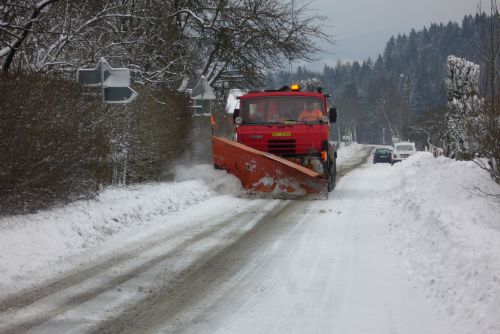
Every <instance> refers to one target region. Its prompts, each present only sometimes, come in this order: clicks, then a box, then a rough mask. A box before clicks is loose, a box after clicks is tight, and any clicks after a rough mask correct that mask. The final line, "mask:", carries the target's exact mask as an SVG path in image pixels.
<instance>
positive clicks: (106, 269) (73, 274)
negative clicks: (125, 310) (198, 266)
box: [0, 203, 262, 333]
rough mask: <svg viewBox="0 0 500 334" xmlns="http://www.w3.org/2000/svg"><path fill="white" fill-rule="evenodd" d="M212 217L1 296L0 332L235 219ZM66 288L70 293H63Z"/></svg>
mask: <svg viewBox="0 0 500 334" xmlns="http://www.w3.org/2000/svg"><path fill="white" fill-rule="evenodd" d="M261 207H262V203H257V204H254V205H252V206H250V207H248V208H246V209H245V213H246V214H244V215H243V217H241V219H242V221H245V220H248V221H250V220H251V219H252V218H253V217H254V216H255V215H252V214H250V213H249V212H254V211H256V210H258V209H259V208H261ZM215 219H216V222H215V223H211V226H210V227H209V228H208V229H204V230H203V229H202V230H201V232H199V233H195V234H193V232H192V229H193V227H192V226H193V225H196V224H190V226H188V227H185V228H183V229H181V231H179V232H178V233H174V234H172V231H168V232H167V233H165V234H166V235H162V236H161V237H158V238H156V239H155V240H154V241H153V242H150V240H148V244H147V245H145V244H144V240H139V241H137V242H135V243H134V244H133V245H132V246H131V247H132V248H131V249H130V246H129V247H127V251H125V252H123V253H120V254H118V255H116V256H112V257H109V258H107V259H104V260H102V261H100V262H99V263H97V264H93V265H89V266H86V267H85V268H83V269H78V270H76V271H70V272H69V273H67V274H66V275H64V276H63V277H61V278H58V279H55V280H53V281H50V282H48V283H46V284H42V285H39V286H37V287H35V288H33V289H27V290H25V291H21V292H20V293H17V294H15V295H12V296H10V297H7V298H5V299H3V300H2V301H0V312H1V313H2V315H1V316H0V333H19V332H25V331H27V330H29V329H31V328H33V327H36V326H38V325H40V324H42V323H44V322H46V321H48V320H50V319H52V318H55V317H56V316H58V315H60V314H62V313H64V312H66V311H68V310H71V309H73V308H75V307H78V306H80V305H82V304H84V303H85V302H87V301H90V300H92V299H93V298H96V297H97V296H99V295H101V294H103V293H105V292H106V291H109V290H111V289H115V288H117V287H118V286H120V285H121V284H123V283H125V282H127V281H129V280H131V279H133V278H135V277H137V276H139V275H140V274H142V273H144V272H145V271H147V270H149V269H151V268H154V267H155V266H158V265H159V264H161V263H162V262H164V261H165V260H167V259H170V258H173V257H176V256H179V255H181V254H182V253H183V252H186V251H187V250H188V249H189V248H190V246H192V245H194V244H195V243H197V242H199V241H202V240H204V239H207V238H209V237H210V236H212V235H214V234H217V233H218V232H220V231H221V230H223V229H224V228H226V227H228V226H230V225H231V224H234V223H235V218H234V217H233V216H232V215H231V216H230V217H220V216H219V217H218V218H215ZM205 220H207V218H205V219H203V221H205ZM202 226H203V225H202ZM174 239H182V242H181V243H180V244H179V245H177V246H175V247H174V248H172V249H170V250H168V251H166V252H161V253H160V255H157V256H153V257H150V258H147V253H148V252H151V251H153V250H154V249H155V248H163V245H165V244H168V243H169V242H172V241H174ZM141 256H144V257H146V259H145V260H144V261H142V260H139V262H140V263H139V264H138V265H136V266H134V267H133V268H128V269H126V270H125V271H124V272H122V273H120V274H119V275H114V274H113V269H115V268H117V267H119V266H120V265H126V264H127V263H128V262H130V261H131V259H139V258H140V257H141ZM118 271H119V270H118ZM102 275H104V276H106V275H108V276H111V278H110V279H109V278H107V277H104V279H103V281H104V282H103V283H102V284H99V285H97V286H90V287H88V288H87V289H85V287H84V288H83V289H82V288H81V287H79V285H84V283H85V282H86V281H89V280H93V279H96V277H98V276H102ZM67 290H68V292H69V293H67V294H65V292H66V291H67ZM82 290H83V291H82ZM57 294H63V296H58V297H56V298H55V299H56V302H55V303H54V301H53V300H49V301H47V302H45V303H44V299H54V298H51V297H53V296H54V295H57ZM57 299H59V301H57ZM37 304H42V305H43V307H41V308H40V309H43V308H44V307H45V308H47V305H46V304H54V305H49V306H48V310H46V311H44V312H36V309H38V308H39V306H38V305H37ZM30 308H31V309H35V310H31V311H35V312H31V311H28V312H25V311H27V309H28V310H29V309H30ZM23 313H27V315H24V319H23V315H22V314H23ZM20 314H21V315H20ZM29 314H31V316H30V315H29ZM7 319H8V320H7Z"/></svg>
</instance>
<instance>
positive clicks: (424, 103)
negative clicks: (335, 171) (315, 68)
mask: <svg viewBox="0 0 500 334" xmlns="http://www.w3.org/2000/svg"><path fill="white" fill-rule="evenodd" d="M491 23H492V16H489V15H487V14H485V13H482V14H476V15H474V16H473V15H467V16H465V17H464V18H463V20H462V22H461V24H458V23H456V22H449V23H448V24H443V23H439V24H438V23H434V24H431V25H430V26H429V27H425V28H424V29H423V30H420V31H416V30H411V32H410V33H409V34H408V35H406V34H398V35H397V36H393V37H391V38H390V40H389V41H388V42H387V44H386V46H385V51H384V52H383V54H381V55H379V56H378V57H377V59H375V60H372V59H367V60H364V61H362V62H357V61H355V62H353V63H341V62H338V63H337V65H336V66H335V67H330V66H325V67H324V69H323V72H322V73H315V72H312V71H309V70H307V68H306V67H299V68H297V70H296V71H295V73H293V77H294V79H295V80H297V81H303V82H307V81H308V80H316V81H317V82H320V83H321V84H322V85H323V86H324V87H326V88H327V91H329V92H331V94H332V95H333V101H334V103H335V104H336V105H337V107H338V110H339V118H340V120H339V128H340V135H351V136H352V137H353V139H355V140H357V141H358V142H361V143H374V144H391V140H392V138H399V139H401V140H408V139H409V140H414V141H416V142H417V144H418V145H419V146H420V149H423V148H424V146H425V145H428V143H427V140H428V138H427V137H428V135H430V137H431V138H430V141H431V142H432V143H433V145H436V146H440V147H443V139H444V138H443V137H442V136H441V135H440V133H439V131H437V130H436V129H432V128H428V129H424V128H423V127H422V126H421V125H422V124H429V122H430V121H432V123H433V125H432V126H434V127H437V126H442V122H444V118H445V112H446V108H447V88H446V76H447V57H448V56H449V55H454V56H457V57H461V58H465V59H468V60H470V61H472V62H474V63H476V64H480V65H481V69H482V71H481V79H480V89H481V90H482V91H487V90H488V87H489V77H488V75H487V74H488V71H487V70H486V69H487V64H486V63H485V61H484V52H485V50H484V45H482V44H481V38H482V37H481V36H482V34H484V31H483V30H484V27H485V26H486V27H489V26H491ZM496 38H498V36H497V37H496ZM496 62H497V64H498V58H497V59H496ZM496 76H498V73H496ZM288 78H289V73H286V72H280V73H278V74H277V75H275V76H273V77H272V78H271V79H270V82H269V83H268V85H269V86H273V85H276V86H279V85H281V84H284V83H286V82H287V81H288ZM440 123H441V125H440Z"/></svg>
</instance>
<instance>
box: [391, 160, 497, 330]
mask: <svg viewBox="0 0 500 334" xmlns="http://www.w3.org/2000/svg"><path fill="white" fill-rule="evenodd" d="M391 174H392V176H389V175H391ZM388 176H389V177H391V178H394V177H395V178H396V179H397V185H396V188H395V190H394V193H393V195H392V199H391V201H392V203H393V205H392V206H393V208H394V209H393V210H392V212H391V214H390V222H391V223H390V230H391V233H392V234H393V235H394V236H395V238H396V239H397V241H396V242H393V243H392V244H393V245H394V247H397V249H396V251H397V252H398V253H399V254H400V255H401V256H402V257H403V258H404V261H405V262H406V266H407V270H408V272H409V274H410V277H411V278H412V279H413V280H415V283H416V284H417V285H418V286H419V287H421V288H423V289H425V290H426V291H428V296H429V297H430V298H435V299H437V300H439V303H437V304H438V305H443V309H442V311H443V312H445V313H446V314H447V316H449V317H451V318H452V319H453V320H454V322H455V323H456V324H457V326H458V327H461V328H463V329H467V325H468V324H469V325H470V324H471V323H475V324H476V325H477V327H476V328H478V327H479V328H481V329H482V331H481V333H483V334H486V333H491V334H493V333H500V313H499V310H500V198H499V197H498V196H496V197H495V196H487V195H485V193H487V194H497V195H498V194H500V186H498V185H497V184H496V183H494V182H493V181H492V180H491V178H490V177H489V176H488V175H487V173H486V172H484V171H483V170H481V169H480V168H479V167H478V166H477V165H475V164H474V163H473V162H464V161H453V160H450V159H447V158H437V159H435V158H433V157H432V155H431V154H427V153H418V154H416V155H415V156H413V157H411V158H410V159H408V160H407V161H404V162H403V163H401V164H396V165H395V166H394V167H393V168H392V170H391V171H390V174H388ZM471 330H472V329H471Z"/></svg>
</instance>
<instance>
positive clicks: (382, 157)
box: [373, 148, 392, 164]
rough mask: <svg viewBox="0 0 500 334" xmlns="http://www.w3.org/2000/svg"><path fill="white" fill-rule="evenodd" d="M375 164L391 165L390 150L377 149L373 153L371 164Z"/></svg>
mask: <svg viewBox="0 0 500 334" xmlns="http://www.w3.org/2000/svg"><path fill="white" fill-rule="evenodd" d="M377 162H387V163H391V162H392V154H391V150H390V149H388V148H377V149H376V150H375V152H374V153H373V163H374V164H376V163H377Z"/></svg>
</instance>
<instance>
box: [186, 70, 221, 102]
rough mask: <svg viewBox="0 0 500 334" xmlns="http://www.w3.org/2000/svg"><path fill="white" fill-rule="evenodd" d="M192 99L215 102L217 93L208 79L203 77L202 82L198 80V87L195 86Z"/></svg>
mask: <svg viewBox="0 0 500 334" xmlns="http://www.w3.org/2000/svg"><path fill="white" fill-rule="evenodd" d="M191 99H192V100H215V99H216V97H215V93H214V91H213V89H212V87H210V85H209V84H208V80H207V78H206V77H205V76H204V75H202V76H201V77H200V80H198V83H197V84H196V86H194V88H193V91H192V92H191Z"/></svg>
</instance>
